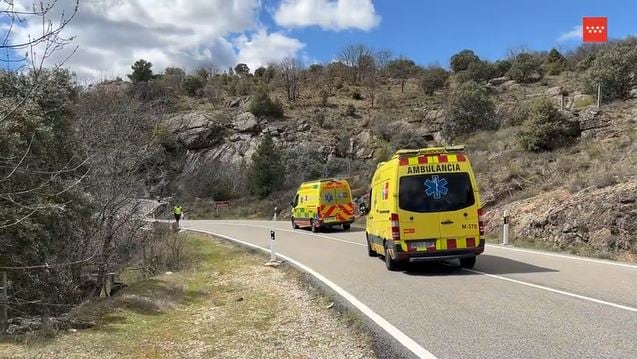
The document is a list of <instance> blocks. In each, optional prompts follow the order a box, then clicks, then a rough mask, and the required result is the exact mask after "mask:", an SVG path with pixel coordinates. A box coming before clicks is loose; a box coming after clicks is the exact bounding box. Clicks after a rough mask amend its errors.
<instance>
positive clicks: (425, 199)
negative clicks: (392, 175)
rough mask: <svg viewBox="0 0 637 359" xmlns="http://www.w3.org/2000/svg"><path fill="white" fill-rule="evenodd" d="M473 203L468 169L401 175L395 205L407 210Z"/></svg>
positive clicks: (439, 209)
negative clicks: (456, 171)
mask: <svg viewBox="0 0 637 359" xmlns="http://www.w3.org/2000/svg"><path fill="white" fill-rule="evenodd" d="M473 204H475V197H474V195H473V188H472V186H471V179H470V178H469V174H467V173H435V174H426V175H417V176H403V177H401V178H400V184H399V199H398V206H399V207H400V208H401V209H403V210H405V211H410V212H420V213H427V212H445V211H457V210H460V209H463V208H467V207H470V206H472V205H473Z"/></svg>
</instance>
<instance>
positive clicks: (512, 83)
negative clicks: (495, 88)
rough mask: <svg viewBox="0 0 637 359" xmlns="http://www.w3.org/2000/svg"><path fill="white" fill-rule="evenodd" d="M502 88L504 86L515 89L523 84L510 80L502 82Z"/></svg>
mask: <svg viewBox="0 0 637 359" xmlns="http://www.w3.org/2000/svg"><path fill="white" fill-rule="evenodd" d="M501 86H502V88H504V89H505V90H514V89H518V88H520V87H521V85H520V84H519V83H517V82H515V81H514V80H508V81H505V82H503V83H502V85H501Z"/></svg>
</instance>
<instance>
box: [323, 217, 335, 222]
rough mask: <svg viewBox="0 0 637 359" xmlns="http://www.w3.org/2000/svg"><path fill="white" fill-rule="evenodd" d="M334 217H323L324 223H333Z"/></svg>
mask: <svg viewBox="0 0 637 359" xmlns="http://www.w3.org/2000/svg"><path fill="white" fill-rule="evenodd" d="M335 220H336V217H325V222H334V221H335Z"/></svg>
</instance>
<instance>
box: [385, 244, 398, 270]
mask: <svg viewBox="0 0 637 359" xmlns="http://www.w3.org/2000/svg"><path fill="white" fill-rule="evenodd" d="M399 264H400V263H399V262H398V261H397V260H395V259H392V257H391V255H389V242H385V267H387V269H388V270H390V271H392V272H393V271H397V270H399V269H400V268H399V267H400V266H399Z"/></svg>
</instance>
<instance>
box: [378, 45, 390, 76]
mask: <svg viewBox="0 0 637 359" xmlns="http://www.w3.org/2000/svg"><path fill="white" fill-rule="evenodd" d="M392 58H393V55H392V53H391V50H388V49H383V50H380V51H377V52H376V54H375V55H374V59H375V60H376V68H377V69H378V72H379V73H381V74H384V73H385V70H386V69H387V65H388V64H389V62H390V61H391V60H392Z"/></svg>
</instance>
